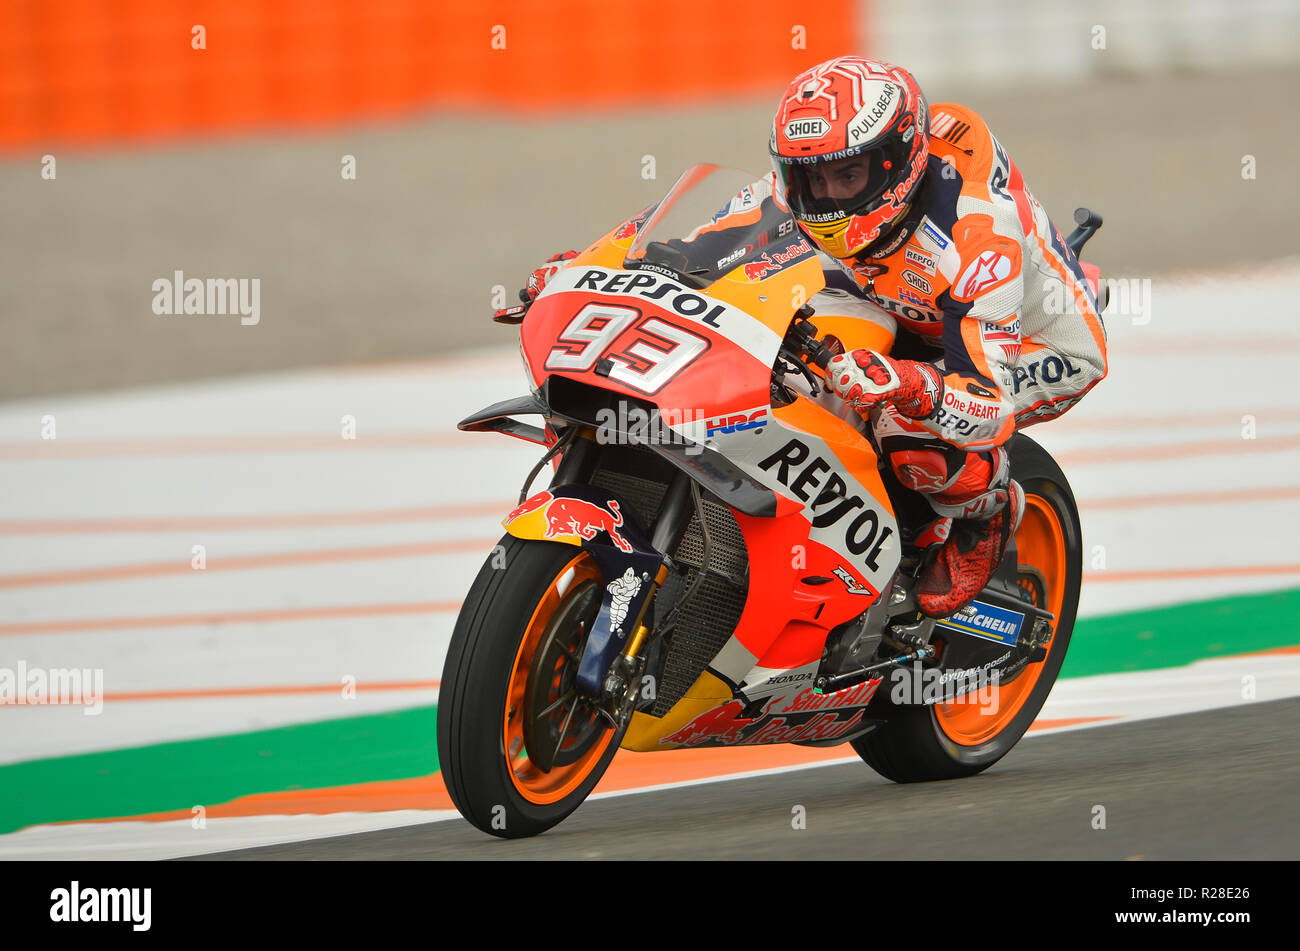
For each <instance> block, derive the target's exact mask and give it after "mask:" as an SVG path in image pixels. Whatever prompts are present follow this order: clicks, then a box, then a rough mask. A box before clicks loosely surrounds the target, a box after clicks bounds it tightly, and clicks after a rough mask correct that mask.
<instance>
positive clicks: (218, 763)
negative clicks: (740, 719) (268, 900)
mask: <svg viewBox="0 0 1300 951" xmlns="http://www.w3.org/2000/svg"><path fill="white" fill-rule="evenodd" d="M1294 644H1300V589H1296V590H1291V591H1278V592H1270V593H1268V594H1258V595H1247V596H1243V597H1231V598H1219V599H1217V600H1214V601H1203V602H1200V603H1197V604H1185V605H1178V606H1175V607H1169V608H1159V609H1154V610H1148V611H1133V612H1127V613H1124V614H1115V615H1110V616H1107V617H1092V618H1086V619H1084V620H1081V621H1079V622H1078V623H1077V624H1076V625H1075V630H1074V635H1073V637H1072V638H1071V644H1070V653H1069V656H1068V657H1067V658H1066V661H1065V666H1064V668H1062V670H1061V676H1062V677H1063V678H1064V677H1086V676H1089V675H1092V674H1114V673H1125V672H1128V671H1137V670H1155V669H1159V668H1162V667H1179V666H1182V665H1184V664H1188V663H1191V662H1192V661H1196V660H1203V659H1206V658H1212V657H1221V656H1224V655H1227V654H1243V653H1249V652H1251V651H1261V650H1268V649H1269V648H1275V647H1286V646H1290V645H1294ZM436 709H437V708H436V707H418V708H415V709H412V710H402V711H398V712H395V713H382V714H373V715H369V716H362V717H350V718H347V719H341V720H326V721H323V722H319V723H310V724H305V725H301V726H290V727H282V728H280V729H275V730H262V731H259V732H257V733H240V734H235V735H233V736H222V737H216V738H211V739H202V740H185V741H182V742H177V743H160V744H157V745H154V746H141V747H137V748H134V749H127V750H114V751H112V752H107V753H90V754H85V755H81V756H63V757H58V758H56V759H47V760H34V761H31V762H26V763H17V764H14V765H12V766H0V833H4V832H13V831H14V830H16V829H21V828H23V827H24V826H29V825H37V824H40V823H46V822H65V821H71V820H77V819H103V818H111V817H115V816H131V815H140V814H143V813H151V812H167V811H171V810H176V809H185V810H188V809H191V808H192V807H194V806H195V805H199V804H208V805H211V804H215V803H221V802H229V801H230V800H232V799H236V798H238V797H240V796H248V795H252V794H255V793H266V792H281V791H286V790H293V789H318V788H322V787H326V786H343V785H347V784H350V783H364V782H374V781H378V780H390V779H411V778H414V777H417V776H427V775H428V774H429V773H431V772H434V771H435V770H437V768H438V754H437V749H436V737H437V727H436V716H437V714H436Z"/></svg>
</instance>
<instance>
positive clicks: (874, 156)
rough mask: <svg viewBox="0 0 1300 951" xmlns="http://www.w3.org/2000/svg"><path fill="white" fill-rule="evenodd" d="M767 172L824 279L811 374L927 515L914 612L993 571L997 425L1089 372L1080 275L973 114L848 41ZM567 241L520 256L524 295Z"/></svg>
mask: <svg viewBox="0 0 1300 951" xmlns="http://www.w3.org/2000/svg"><path fill="white" fill-rule="evenodd" d="M769 151H770V154H771V157H772V164H773V167H774V171H773V173H771V174H769V175H768V176H766V177H765V178H764V179H763V180H761V181H760V182H758V183H755V185H753V186H751V189H752V190H753V192H754V197H755V198H758V199H760V200H762V201H773V202H775V203H776V204H777V206H778V208H779V209H781V210H782V211H787V210H788V211H789V213H791V214H792V215H793V217H794V219H795V221H796V222H797V224H798V226H799V228H800V229H801V230H802V232H803V234H804V235H805V237H806V238H807V239H808V240H809V241H810V242H811V243H812V245H813V246H814V247H815V248H816V249H817V251H818V256H819V258H820V260H821V262H822V266H823V269H824V271H825V276H826V282H827V286H826V288H825V289H824V290H822V291H821V292H819V293H818V294H816V295H814V296H813V298H812V299H811V301H809V303H810V304H811V305H812V306H813V309H814V311H815V313H816V315H817V316H816V324H817V327H818V329H819V331H821V332H822V333H823V340H824V342H825V343H827V345H828V346H830V347H831V348H832V349H833V350H836V351H838V355H837V356H836V357H835V358H834V359H833V360H832V361H831V362H830V364H829V365H828V366H827V370H826V378H827V381H828V382H829V383H830V385H831V387H832V388H833V390H834V392H835V393H836V394H837V395H838V396H840V397H841V398H842V399H844V400H845V401H846V402H847V403H848V404H849V405H851V406H853V407H854V408H855V409H857V410H858V411H859V412H860V413H861V414H862V415H863V416H864V417H867V418H870V417H869V413H870V411H871V410H872V409H873V408H878V409H879V412H878V413H877V415H876V420H875V423H874V430H873V432H874V435H875V437H876V441H877V444H878V445H879V447H880V450H881V453H882V454H883V455H884V456H885V458H886V459H887V460H888V462H889V465H890V467H891V469H892V470H893V473H894V475H895V476H896V477H897V478H898V481H899V482H900V483H901V484H902V485H903V486H905V487H907V488H909V489H912V490H914V491H916V492H919V493H922V494H923V495H924V496H925V497H926V499H927V500H928V501H929V503H930V506H931V508H932V509H933V510H934V512H935V513H936V515H937V520H936V521H935V522H934V523H932V525H930V526H929V527H928V528H927V530H926V531H925V532H923V533H922V536H921V537H922V538H925V537H927V536H928V537H930V538H934V539H936V540H942V539H944V538H945V536H946V541H943V547H942V548H941V549H940V551H939V553H938V556H937V557H936V558H935V559H934V560H933V561H932V562H931V563H930V565H929V566H928V567H927V569H926V571H925V573H924V574H923V575H922V577H921V579H920V583H919V585H918V588H917V601H918V606H919V608H920V609H921V611H922V612H923V613H924V614H926V615H928V616H931V617H947V616H950V615H951V614H953V613H955V612H956V611H957V610H959V609H960V608H961V607H963V606H964V605H965V604H966V603H968V602H969V601H970V600H971V599H972V598H974V597H975V595H976V594H978V593H979V591H980V589H982V588H983V587H984V586H985V585H986V584H987V583H988V581H989V579H990V578H991V577H992V575H993V573H994V572H995V571H996V569H997V567H998V565H999V564H1000V562H1001V560H1002V557H1003V555H1004V553H1005V551H1006V547H1007V543H1008V540H1009V538H1010V537H1011V535H1012V534H1014V532H1015V530H1016V528H1017V526H1018V525H1019V522H1020V518H1021V516H1022V514H1023V511H1024V493H1023V491H1022V490H1021V487H1020V486H1019V484H1018V483H1016V482H1015V481H1014V480H1013V479H1011V477H1010V466H1009V459H1008V456H1007V452H1006V450H1005V448H1004V446H1005V444H1006V441H1007V439H1008V438H1010V436H1011V434H1012V433H1013V432H1014V431H1015V429H1016V428H1017V427H1023V426H1027V425H1030V424H1032V423H1036V422H1042V421H1044V420H1047V419H1052V418H1055V417H1056V416H1059V415H1061V414H1062V413H1064V412H1065V411H1066V410H1068V409H1069V408H1070V407H1072V406H1074V405H1075V404H1076V403H1077V402H1078V401H1079V400H1080V399H1081V398H1082V397H1083V395H1084V394H1085V393H1086V392H1087V391H1088V390H1089V389H1091V388H1092V387H1093V386H1094V385H1096V383H1097V382H1099V381H1100V380H1101V379H1103V378H1104V377H1105V376H1106V372H1107V363H1106V334H1105V328H1104V326H1103V325H1102V321H1101V319H1100V316H1099V314H1098V312H1097V307H1096V302H1095V296H1094V291H1093V289H1092V287H1091V286H1090V285H1089V282H1088V279H1087V277H1086V276H1085V274H1084V271H1083V269H1082V267H1081V266H1080V264H1079V262H1078V260H1077V259H1076V258H1075V256H1074V255H1073V254H1072V253H1071V252H1070V250H1069V249H1068V248H1067V247H1066V246H1065V242H1064V240H1063V239H1062V237H1061V234H1060V232H1059V231H1058V230H1057V229H1056V227H1055V226H1054V225H1053V224H1052V223H1051V221H1050V219H1049V218H1048V216H1047V213H1046V212H1045V211H1044V209H1043V207H1042V205H1041V204H1040V203H1039V202H1038V201H1037V199H1035V198H1034V197H1033V195H1032V194H1031V193H1030V191H1029V189H1028V187H1027V186H1026V185H1025V182H1024V178H1023V177H1022V175H1021V173H1020V170H1019V169H1018V168H1016V166H1015V164H1014V163H1013V162H1012V161H1011V159H1010V158H1009V156H1008V155H1007V154H1006V152H1005V150H1004V149H1003V148H1002V146H1001V144H1000V143H999V142H998V140H997V139H996V138H995V137H994V136H993V134H992V132H990V131H989V129H988V126H987V125H986V124H985V123H984V121H983V120H982V119H981V118H980V117H979V116H978V115H977V114H976V113H975V112H973V111H972V110H970V109H968V108H966V107H964V106H961V105H957V104H955V103H938V104H936V105H935V106H934V107H933V111H931V110H930V108H929V107H928V106H927V103H926V100H925V98H924V96H923V95H922V93H921V90H920V88H919V86H918V85H917V83H916V80H915V79H914V78H913V76H912V75H911V73H909V72H908V71H907V70H905V69H902V68H901V67H898V66H893V65H890V64H887V63H881V62H877V61H873V60H869V59H865V58H863V57H859V56H842V57H838V58H836V59H832V60H828V61H827V62H824V63H821V64H819V65H818V66H815V67H813V68H812V69H810V70H808V71H806V72H804V73H802V74H800V75H799V76H798V77H796V78H795V79H794V81H793V82H792V83H791V84H790V86H789V87H788V88H787V89H786V91H785V93H784V95H783V96H782V98H781V102H780V105H779V107H778V109H777V112H776V116H775V118H774V120H773V125H772V132H771V139H770V143H769ZM573 254H574V252H567V253H566V255H563V256H556V257H555V258H552V259H551V260H550V261H549V262H547V264H546V265H545V266H543V267H542V268H539V269H538V270H536V271H534V272H533V275H532V276H531V277H530V278H529V281H528V288H527V290H526V293H527V295H528V297H529V298H534V297H536V295H537V293H539V292H540V291H541V289H542V288H543V287H544V286H545V282H546V280H547V279H548V278H549V277H550V276H552V275H553V274H554V273H555V271H556V270H558V269H559V268H561V267H563V266H565V264H566V261H567V258H569V257H572V256H573Z"/></svg>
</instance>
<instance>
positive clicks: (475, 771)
mask: <svg viewBox="0 0 1300 951" xmlns="http://www.w3.org/2000/svg"><path fill="white" fill-rule="evenodd" d="M502 550H503V552H504V567H502V566H501V565H502V558H501V555H500V554H494V556H493V557H492V558H489V559H488V561H487V563H485V564H484V566H483V568H482V570H480V571H479V575H478V578H477V579H475V581H474V585H473V587H472V588H471V589H470V592H469V595H468V596H467V597H466V598H465V603H464V605H463V606H462V608H461V612H460V616H459V618H458V619H457V621H456V627H455V630H454V632H453V633H452V638H451V645H450V647H449V649H448V652H447V661H446V664H445V666H444V669H443V675H442V684H441V692H440V695H439V701H438V756H439V760H440V762H441V766H442V775H443V779H444V781H445V782H446V785H447V791H448V792H449V793H450V794H451V799H452V802H454V803H455V804H456V808H457V809H459V810H460V812H461V815H463V816H464V817H465V818H466V819H468V820H469V821H470V822H471V823H473V824H474V825H475V826H477V827H478V828H479V829H481V830H483V831H484V832H487V833H488V834H490V835H495V836H499V837H501V838H508V839H513V838H520V837H523V836H531V835H537V834H538V833H540V832H545V831H546V830H547V829H549V828H551V827H552V826H554V825H556V824H557V823H559V822H561V821H562V820H563V819H565V818H566V817H567V816H568V815H569V814H570V813H572V812H573V810H575V809H577V808H578V806H579V805H580V804H581V803H582V801H583V800H584V799H586V798H587V795H588V794H589V793H590V792H591V790H592V789H593V788H594V787H595V785H596V783H597V782H598V781H599V780H600V777H601V776H602V775H603V774H604V772H605V769H606V767H608V765H609V762H610V760H611V759H613V757H614V754H615V752H617V750H618V745H619V741H620V740H621V739H622V733H621V731H617V732H616V731H615V730H614V728H613V727H612V725H611V724H610V723H609V722H608V721H607V720H604V719H603V718H601V717H600V716H599V714H596V713H595V712H594V710H593V708H592V707H591V705H590V704H589V703H588V702H587V701H586V700H585V699H582V698H581V697H580V696H579V695H577V694H576V692H574V691H573V681H574V677H575V674H576V670H577V659H576V658H577V657H580V656H581V653H582V647H583V644H584V643H585V640H586V637H587V635H588V634H589V633H590V629H591V622H592V621H594V620H595V616H596V612H597V611H598V610H599V607H600V602H601V598H602V596H603V593H604V582H603V579H602V577H601V575H600V572H599V570H598V569H597V568H596V565H595V562H594V560H593V559H592V558H591V556H590V555H589V554H587V553H586V552H585V551H583V550H581V549H579V548H575V547H574V546H572V545H563V544H560V543H558V542H544V541H531V540H521V539H518V538H514V537H513V536H506V537H505V538H504V539H503V540H502V542H501V545H500V546H499V549H498V551H502ZM566 695H568V696H569V699H568V700H567V701H566V700H565V699H564V698H565V696H566ZM528 742H531V743H532V744H533V745H534V747H535V750H534V755H536V756H537V757H538V759H539V760H540V761H541V764H542V765H539V763H538V762H534V760H533V759H532V757H531V756H530V754H529V751H528V749H527V743H528ZM543 765H545V766H548V767H549V768H543Z"/></svg>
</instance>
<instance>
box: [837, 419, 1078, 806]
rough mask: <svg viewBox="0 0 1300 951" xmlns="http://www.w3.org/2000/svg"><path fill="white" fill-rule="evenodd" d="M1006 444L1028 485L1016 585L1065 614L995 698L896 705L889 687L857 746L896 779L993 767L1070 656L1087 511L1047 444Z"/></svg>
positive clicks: (1021, 439) (1015, 471) (1020, 440)
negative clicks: (875, 721)
mask: <svg viewBox="0 0 1300 951" xmlns="http://www.w3.org/2000/svg"><path fill="white" fill-rule="evenodd" d="M1007 450H1008V452H1009V453H1010V454H1011V473H1012V476H1013V477H1014V478H1015V479H1016V481H1018V482H1019V483H1020V486H1021V488H1022V489H1024V492H1025V514H1024V518H1023V519H1022V520H1021V523H1020V527H1019V529H1017V531H1016V555H1017V560H1018V562H1019V570H1020V574H1019V577H1018V585H1017V586H1018V587H1019V588H1020V590H1021V595H1022V597H1024V598H1025V599H1026V600H1028V601H1030V602H1032V603H1034V604H1036V605H1037V606H1039V607H1044V608H1046V609H1047V610H1049V611H1051V612H1052V613H1053V614H1054V615H1055V616H1056V623H1055V626H1054V630H1053V633H1052V636H1051V639H1050V640H1049V641H1048V642H1047V645H1046V647H1047V656H1046V657H1045V658H1044V659H1043V660H1042V661H1041V662H1038V663H1030V664H1028V665H1026V666H1025V667H1024V668H1023V669H1021V670H1020V671H1019V672H1018V673H1016V674H1015V675H1014V676H1012V677H1011V678H1010V679H1008V680H1005V681H1001V682H999V683H998V684H997V685H996V686H994V687H993V688H992V690H993V692H994V702H993V703H992V704H989V705H988V707H985V706H981V705H977V704H973V703H935V704H932V705H930V706H901V705H893V704H892V703H890V702H889V698H888V696H887V695H886V691H883V690H882V691H880V695H879V696H878V704H879V706H880V708H881V713H880V714H879V715H880V716H882V717H883V718H884V719H885V723H884V724H883V725H882V726H880V727H879V728H877V729H876V730H874V731H873V732H871V733H868V734H867V735H866V736H863V737H861V738H860V739H857V740H854V741H853V744H852V745H853V748H854V750H856V751H857V753H858V755H859V756H861V757H862V758H863V760H865V761H866V763H867V765H869V766H870V767H871V768H872V769H874V770H876V772H878V773H880V774H881V775H882V776H884V777H885V778H886V779H892V780H893V781H894V782H897V783H912V782H923V781H927V780H935V779H956V778H959V777H962V776H973V775H975V774H976V773H979V772H982V771H984V770H986V769H988V768H989V767H990V766H992V765H993V764H994V763H996V762H997V761H998V760H1000V759H1001V758H1002V757H1003V756H1005V755H1006V754H1007V753H1009V752H1010V751H1011V748H1012V747H1013V746H1015V745H1016V743H1017V742H1019V740H1020V738H1021V737H1022V736H1024V734H1025V731H1026V730H1028V729H1029V725H1030V724H1031V723H1033V721H1034V718H1035V717H1037V716H1038V711H1039V710H1041V709H1042V706H1043V703H1044V702H1045V701H1046V700H1047V695H1048V693H1050V692H1051V689H1052V685H1053V684H1054V683H1055V682H1056V676H1057V674H1058V673H1060V670H1061V665H1062V664H1063V663H1064V662H1065V653H1066V650H1067V649H1068V648H1069V646H1070V633H1071V632H1072V631H1073V629H1074V618H1075V612H1076V611H1077V609H1078V605H1079V582H1080V578H1081V576H1082V573H1083V552H1082V543H1081V534H1080V527H1079V510H1078V508H1077V506H1076V505H1075V502H1074V495H1073V493H1071V491H1070V486H1069V484H1068V483H1067V482H1066V481H1065V475H1064V474H1063V473H1062V472H1061V469H1060V467H1059V466H1058V465H1057V464H1056V461H1055V460H1054V459H1052V457H1051V456H1050V455H1049V454H1048V453H1047V451H1046V450H1044V449H1043V448H1042V447H1041V446H1039V445H1038V444H1037V443H1035V442H1033V441H1032V440H1031V439H1029V438H1027V437H1025V436H1023V435H1016V436H1014V437H1012V440H1011V441H1010V443H1009V444H1008V446H1007ZM873 712H874V711H873Z"/></svg>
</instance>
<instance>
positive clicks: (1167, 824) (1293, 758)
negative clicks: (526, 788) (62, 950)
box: [198, 699, 1300, 860]
mask: <svg viewBox="0 0 1300 951" xmlns="http://www.w3.org/2000/svg"><path fill="white" fill-rule="evenodd" d="M1298 721H1300V699H1291V700H1280V701H1275V702H1271V703H1250V704H1245V705H1243V706H1241V707H1237V708H1232V709H1226V710H1214V711H1208V712H1205V713H1194V714H1188V715H1184V716H1176V717H1165V718H1160V719H1153V720H1141V721H1136V722H1131V723H1123V724H1118V725H1114V726H1102V727H1094V728H1091V729H1084V730H1077V731H1072V732H1065V733H1056V734H1048V735H1045V736H1042V737H1030V738H1028V739H1026V740H1023V741H1022V742H1021V743H1020V744H1018V745H1017V746H1016V748H1015V749H1013V750H1012V751H1011V752H1010V753H1009V754H1008V755H1007V756H1006V757H1004V758H1003V759H1002V760H1001V761H1000V762H999V763H997V764H996V765H994V766H993V767H992V768H991V769H989V770H987V771H985V772H984V773H982V774H980V775H978V776H975V777H971V778H968V779H961V780H955V781H949V782H942V783H929V784H915V785H907V786H901V785H897V784H894V783H891V782H888V781H887V780H885V779H883V778H881V777H880V776H878V775H877V774H876V773H875V772H873V771H872V770H871V769H870V768H869V767H867V766H866V765H865V764H857V763H850V764H845V765H835V766H824V767H819V768H815V769H805V770H799V771H795V772H790V773H785V774H780V775H769V776H760V777H754V778H749V779H739V780H731V781H728V782H726V783H725V784H722V785H719V784H709V785H703V786H692V787H685V788H678V789H670V790H664V791H659V792H652V793H643V794H639V795H632V796H617V797H611V798H609V799H604V800H598V801H588V802H587V803H585V804H583V805H582V806H581V807H580V808H579V809H578V811H577V812H575V813H574V814H573V815H571V816H570V817H569V818H568V819H567V820H565V821H564V822H563V823H561V824H560V825H559V826H557V827H555V828H554V829H552V830H551V831H550V832H547V833H545V834H544V835H541V836H538V837H536V838H533V839H526V840H519V841H506V840H499V839H494V838H492V837H490V836H487V835H485V834H483V833H481V832H479V831H478V830H477V829H475V828H473V827H472V826H470V825H469V824H468V823H466V822H464V821H461V820H459V819H457V820H451V821H446V822H437V823H430V824H427V825H421V826H410V827H406V828H399V829H389V830H384V831H382V832H373V833H364V834H359V835H350V836H340V837H337V838H331V839H318V840H315V841H310V842H299V843H294V844H289V845H280V846H272V847H267V848H259V849H245V850H240V851H235V852H225V853H219V854H216V855H206V856H200V857H198V858H199V860H220V859H243V860H268V859H269V860H275V859H289V860H345V859H363V860H416V859H422V860H427V859H440V860H466V859H472V860H494V859H505V860H519V859H542V860H582V859H587V860H593V859H595V860H602V859H604V860H607V859H616V860H618V859H652V860H662V859H694V860H698V859H858V860H863V859H871V860H876V859H1095V860H1125V859H1128V860H1169V859H1186V860H1212V859H1274V860H1277V859H1296V858H1297V857H1300V797H1297V796H1296V790H1297V789H1300V756H1297V752H1300V750H1298V749H1297V746H1298V744H1297V739H1296V734H1295V724H1296V723H1297V722H1298ZM845 752H846V753H848V752H851V751H850V750H849V748H848V747H847V746H846V747H845ZM796 805H801V806H803V807H804V809H805V815H806V828H804V829H802V830H796V829H794V828H793V827H792V817H793V815H794V813H793V809H794V807H795V806H796ZM1098 806H1101V807H1104V809H1105V828H1104V829H1097V828H1094V827H1093V825H1094V816H1095V815H1097V814H1098V813H1097V810H1096V807H1098Z"/></svg>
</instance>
